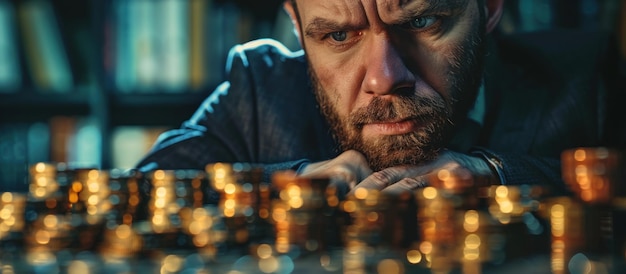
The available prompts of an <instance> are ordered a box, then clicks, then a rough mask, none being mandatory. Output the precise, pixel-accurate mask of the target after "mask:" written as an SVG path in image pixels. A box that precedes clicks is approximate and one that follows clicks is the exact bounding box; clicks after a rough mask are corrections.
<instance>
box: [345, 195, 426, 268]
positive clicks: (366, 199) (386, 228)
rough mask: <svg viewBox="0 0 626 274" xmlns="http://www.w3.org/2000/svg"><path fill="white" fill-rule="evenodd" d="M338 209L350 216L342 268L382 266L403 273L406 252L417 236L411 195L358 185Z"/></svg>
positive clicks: (346, 228) (414, 205)
mask: <svg viewBox="0 0 626 274" xmlns="http://www.w3.org/2000/svg"><path fill="white" fill-rule="evenodd" d="M340 208H341V209H342V210H343V211H344V212H346V213H347V214H349V216H350V217H351V218H350V223H349V224H348V225H346V227H345V232H344V233H345V235H344V241H345V251H344V259H343V267H344V271H347V272H351V273H369V272H371V271H375V270H376V269H379V268H383V269H386V271H391V273H399V272H403V271H404V268H405V258H406V257H405V252H406V250H407V249H409V248H410V247H411V246H412V244H413V243H414V242H415V241H416V239H417V236H418V235H417V234H418V233H417V227H416V226H417V221H416V220H417V217H416V216H417V213H416V204H415V200H414V196H413V195H412V194H411V193H410V192H404V193H401V194H387V193H384V192H380V191H378V190H375V189H365V188H358V189H356V190H354V191H353V192H352V193H350V194H349V195H348V196H347V198H346V199H345V201H343V202H342V203H341V207H340ZM386 273H387V272H386Z"/></svg>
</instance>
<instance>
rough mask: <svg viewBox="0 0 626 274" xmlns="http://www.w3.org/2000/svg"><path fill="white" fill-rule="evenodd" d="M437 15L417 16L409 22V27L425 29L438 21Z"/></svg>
mask: <svg viewBox="0 0 626 274" xmlns="http://www.w3.org/2000/svg"><path fill="white" fill-rule="evenodd" d="M437 19H438V18H437V16H424V17H416V18H414V19H413V20H411V21H410V22H409V23H408V27H410V28H412V29H416V30H420V29H425V28H428V27H430V26H432V25H433V24H434V23H436V22H437Z"/></svg>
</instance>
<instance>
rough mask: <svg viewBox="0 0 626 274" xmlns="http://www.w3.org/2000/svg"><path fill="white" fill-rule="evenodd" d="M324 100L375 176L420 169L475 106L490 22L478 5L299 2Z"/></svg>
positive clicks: (440, 0) (445, 0)
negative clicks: (404, 167)
mask: <svg viewBox="0 0 626 274" xmlns="http://www.w3.org/2000/svg"><path fill="white" fill-rule="evenodd" d="M297 5H298V6H297V10H298V12H299V16H300V17H299V18H300V21H299V24H300V30H301V34H300V35H301V39H302V43H303V47H304V49H305V51H306V53H307V58H308V60H309V66H310V74H311V79H312V80H313V84H314V87H315V91H316V95H317V97H318V100H319V102H320V105H321V107H322V109H323V112H324V114H325V115H326V117H327V118H328V119H329V121H330V123H331V125H332V127H333V130H334V133H335V135H336V137H337V138H338V139H339V141H340V143H341V145H342V148H343V149H346V150H347V149H355V150H358V151H360V152H362V153H363V154H364V155H365V156H366V158H367V159H368V161H369V162H370V165H371V167H372V169H374V170H380V169H383V168H386V167H390V166H394V165H402V164H419V163H422V162H424V161H427V160H430V159H432V158H433V157H435V156H436V154H437V152H438V151H439V149H441V148H442V147H443V146H445V143H446V141H447V139H448V138H449V135H450V132H451V128H452V126H453V124H454V123H455V122H456V121H457V120H458V117H463V116H464V115H465V113H466V112H467V109H468V108H469V107H470V106H471V105H473V102H474V98H475V95H476V91H477V89H478V86H479V84H480V78H481V75H482V57H483V51H484V49H483V44H484V43H483V41H484V29H485V26H484V19H483V17H484V16H483V15H482V13H481V12H480V9H479V8H482V7H480V6H479V4H478V3H477V1H476V0H298V1H297Z"/></svg>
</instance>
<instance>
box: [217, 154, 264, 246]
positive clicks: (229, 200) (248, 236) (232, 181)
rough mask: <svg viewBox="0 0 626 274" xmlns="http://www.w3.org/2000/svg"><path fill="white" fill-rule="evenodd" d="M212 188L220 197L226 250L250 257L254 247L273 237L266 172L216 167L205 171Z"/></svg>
mask: <svg viewBox="0 0 626 274" xmlns="http://www.w3.org/2000/svg"><path fill="white" fill-rule="evenodd" d="M205 171H206V173H207V175H208V180H209V185H210V186H211V188H212V189H214V190H215V191H217V192H218V193H219V194H220V198H219V203H218V209H219V213H218V215H219V216H220V218H221V219H222V221H223V223H224V224H225V226H226V228H225V233H226V242H225V245H224V246H222V247H223V249H224V250H227V251H234V252H235V253H237V252H240V253H248V250H247V248H248V247H249V246H250V245H251V244H253V243H260V242H263V241H266V240H267V239H265V238H266V237H268V236H269V235H271V233H270V231H271V226H270V224H269V222H268V218H269V207H270V201H269V199H270V197H269V186H268V183H266V182H262V176H263V168H262V167H259V166H253V165H250V164H246V163H232V164H230V163H213V164H209V165H207V166H206V167H205Z"/></svg>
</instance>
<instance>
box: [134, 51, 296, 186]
mask: <svg viewBox="0 0 626 274" xmlns="http://www.w3.org/2000/svg"><path fill="white" fill-rule="evenodd" d="M250 66H251V64H250V61H249V60H248V56H247V55H246V50H245V49H244V48H243V47H242V46H236V47H234V48H233V49H231V51H230V53H229V57H228V60H227V67H226V69H227V75H228V76H227V81H225V82H223V83H222V84H220V85H219V86H218V87H217V88H216V89H215V90H214V91H213V92H212V93H211V94H210V95H209V96H208V97H207V98H206V99H205V101H204V102H203V103H202V104H201V105H200V107H199V108H198V109H197V111H196V112H195V113H194V115H193V116H192V117H191V118H190V119H189V120H187V121H185V122H184V123H183V124H182V126H181V127H180V128H178V129H174V130H170V131H167V132H165V133H163V134H161V135H160V136H159V138H158V139H157V141H156V143H155V144H154V146H153V147H152V149H151V151H150V152H149V153H148V154H147V155H146V156H145V157H144V158H143V159H142V160H141V161H140V162H139V163H138V164H137V165H136V168H137V169H138V170H139V171H141V172H148V171H152V170H156V169H204V168H205V166H206V165H207V164H209V163H215V162H225V163H234V162H245V163H259V162H261V161H262V159H260V158H259V157H258V154H259V153H258V151H259V148H258V146H259V141H258V139H259V135H260V133H259V130H260V129H259V126H260V125H259V120H260V119H262V118H259V116H260V115H261V114H259V108H260V107H259V94H258V91H257V88H258V87H257V84H256V83H255V81H254V77H253V76H254V75H252V72H251V69H250ZM306 162H307V160H305V159H299V158H296V159H285V161H277V162H275V163H274V162H273V163H267V164H265V163H264V164H263V166H264V171H265V175H266V176H265V179H266V180H267V179H269V175H270V174H271V173H273V172H274V171H277V170H283V169H294V170H297V169H298V168H300V166H301V165H302V164H303V163H306Z"/></svg>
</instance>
